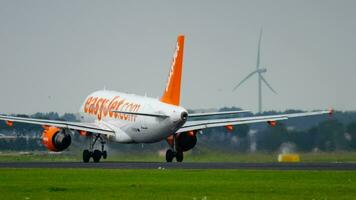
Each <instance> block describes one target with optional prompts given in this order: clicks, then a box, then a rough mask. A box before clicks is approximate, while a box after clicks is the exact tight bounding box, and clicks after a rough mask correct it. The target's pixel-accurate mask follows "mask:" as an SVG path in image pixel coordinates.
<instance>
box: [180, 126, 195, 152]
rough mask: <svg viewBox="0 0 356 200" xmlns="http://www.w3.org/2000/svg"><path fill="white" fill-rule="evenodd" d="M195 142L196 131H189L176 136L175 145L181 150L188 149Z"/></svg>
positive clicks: (192, 146)
mask: <svg viewBox="0 0 356 200" xmlns="http://www.w3.org/2000/svg"><path fill="white" fill-rule="evenodd" d="M196 144H197V136H196V132H193V131H189V132H184V133H180V134H179V135H178V136H177V147H178V148H179V149H180V150H181V151H188V150H190V149H192V148H194V146H195V145H196Z"/></svg>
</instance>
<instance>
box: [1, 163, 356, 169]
mask: <svg viewBox="0 0 356 200" xmlns="http://www.w3.org/2000/svg"><path fill="white" fill-rule="evenodd" d="M0 168H98V169H251V170H356V163H235V162H209V163H207V162H206V163H201V162H183V163H164V162H101V163H82V162H0Z"/></svg>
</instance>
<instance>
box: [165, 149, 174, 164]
mask: <svg viewBox="0 0 356 200" xmlns="http://www.w3.org/2000/svg"><path fill="white" fill-rule="evenodd" d="M173 158H174V153H173V151H172V149H168V150H167V151H166V161H167V162H172V161H173Z"/></svg>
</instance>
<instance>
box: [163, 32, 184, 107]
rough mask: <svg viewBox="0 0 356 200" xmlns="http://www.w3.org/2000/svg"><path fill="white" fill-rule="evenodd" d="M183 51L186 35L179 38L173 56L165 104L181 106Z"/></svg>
mask: <svg viewBox="0 0 356 200" xmlns="http://www.w3.org/2000/svg"><path fill="white" fill-rule="evenodd" d="M183 50H184V35H179V36H178V38H177V44H176V49H175V52H174V55H173V60H172V65H171V69H170V71H169V74H168V79H167V85H166V88H165V90H164V92H163V95H162V97H161V99H160V100H161V101H162V102H164V103H168V104H172V105H177V106H178V105H179V103H180V85H181V78H182V68H183Z"/></svg>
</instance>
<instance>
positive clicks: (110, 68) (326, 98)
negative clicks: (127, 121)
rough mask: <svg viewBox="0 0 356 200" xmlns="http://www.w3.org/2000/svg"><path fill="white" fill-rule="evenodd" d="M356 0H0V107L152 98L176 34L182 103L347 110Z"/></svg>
mask: <svg viewBox="0 0 356 200" xmlns="http://www.w3.org/2000/svg"><path fill="white" fill-rule="evenodd" d="M355 9H356V1H352V0H350V1H347V0H340V1H336V0H333V1H330V0H318V1H317V0H311V1H310V0H307V1H302V0H295V1H290V0H274V1H271V0H270V1H268V0H261V1H256V0H248V1H236V0H233V1H217V0H216V1H165V0H162V1H86V0H82V1H79V0H77V1H69V0H64V1H46V0H43V1H34V0H32V1H25V0H18V1H13V0H8V1H4V0H1V1H0V84H1V86H2V87H1V88H2V90H1V93H0V94H1V98H0V113H34V112H37V111H41V112H48V111H56V112H60V113H64V112H77V111H78V109H79V106H80V105H81V103H82V101H84V98H85V97H86V96H87V95H88V94H89V93H90V92H92V91H94V90H98V89H102V88H104V86H106V88H107V89H112V90H118V91H122V92H130V93H136V94H142V95H144V94H145V93H147V95H148V96H152V97H159V96H161V94H162V91H163V89H164V87H165V82H166V78H167V74H168V70H169V66H170V61H171V57H172V54H173V50H174V46H175V40H176V36H177V35H178V34H179V33H183V34H185V35H186V43H185V57H184V71H183V84H182V94H181V98H182V99H181V102H182V106H184V107H186V108H192V109H195V108H215V107H222V106H238V107H242V108H244V109H251V110H253V111H256V110H257V78H256V77H254V78H252V79H251V80H249V81H248V82H246V84H245V85H244V86H242V87H241V88H239V90H237V91H235V92H232V88H233V87H234V86H235V84H237V83H238V82H239V81H240V80H241V79H243V78H244V77H245V76H246V75H247V74H248V73H249V72H251V71H252V70H254V68H255V63H256V52H257V40H258V34H259V29H260V28H261V26H263V29H264V34H263V39H262V57H261V64H262V66H265V67H267V70H268V71H267V73H266V74H265V78H266V79H267V80H268V81H269V83H270V84H271V85H272V87H273V88H274V89H275V90H277V92H278V93H279V94H278V95H274V94H273V93H272V92H270V91H268V90H267V88H266V87H265V86H264V87H263V89H264V91H263V98H264V101H263V108H264V110H271V109H274V110H285V109H288V108H297V109H304V110H312V109H322V108H328V107H330V106H333V107H334V108H336V109H341V110H355V109H356V100H355V99H356V93H355V89H354V87H355V85H356V78H355V75H356V66H355V64H354V63H355V62H354V60H355V59H356V50H355V47H356V40H355V36H356V20H355V19H356V12H355Z"/></svg>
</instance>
